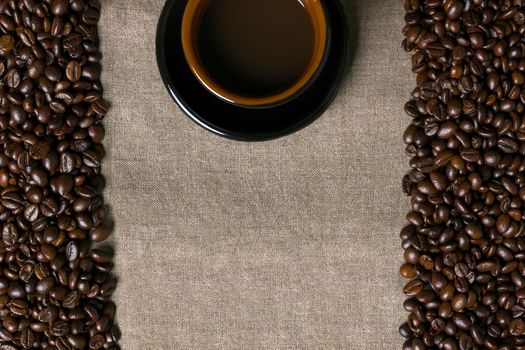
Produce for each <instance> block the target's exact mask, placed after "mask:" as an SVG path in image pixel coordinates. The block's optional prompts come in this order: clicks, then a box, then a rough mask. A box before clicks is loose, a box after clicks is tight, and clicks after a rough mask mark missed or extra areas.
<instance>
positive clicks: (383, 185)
mask: <svg viewBox="0 0 525 350" xmlns="http://www.w3.org/2000/svg"><path fill="white" fill-rule="evenodd" d="M343 1H344V3H345V4H344V5H345V8H346V10H347V15H348V19H349V22H350V23H351V28H352V31H353V33H354V36H355V37H354V39H355V40H356V41H355V44H354V45H353V50H354V51H355V57H354V60H353V63H352V65H351V67H350V69H349V73H348V76H347V78H346V80H345V82H344V85H343V88H342V90H341V93H340V94H339V96H338V97H337V99H336V100H335V102H334V104H333V105H332V106H331V108H330V109H329V110H328V111H327V112H326V113H325V114H324V115H323V116H322V117H321V118H320V119H319V120H318V121H316V122H315V123H314V124H313V125H311V126H310V127H308V128H306V129H304V130H302V131H300V132H299V133H297V134H295V135H292V136H290V137H287V138H283V139H279V140H276V141H272V142H267V143H256V144H250V143H239V142H233V141H228V140H225V139H222V138H219V137H217V136H214V135H212V134H210V133H208V132H206V131H204V130H203V129H201V128H200V127H197V126H196V125H194V124H193V123H192V122H191V121H190V120H189V119H188V118H186V117H185V116H184V115H183V113H182V112H181V111H180V110H179V109H178V108H177V106H176V105H175V104H174V103H173V102H172V100H171V98H170V97H169V96H168V94H167V92H166V91H165V89H164V86H163V84H162V83H161V80H160V76H159V74H158V71H157V67H156V60H155V54H154V48H155V28H156V24H157V19H158V16H159V14H160V11H161V7H162V5H163V2H164V1H163V0H105V1H103V15H102V22H101V25H100V35H101V38H102V49H103V52H104V61H103V63H104V73H103V84H104V86H105V89H106V97H107V98H108V99H109V100H110V101H111V103H112V109H111V112H110V114H109V116H108V119H107V122H106V125H107V128H108V138H107V141H106V145H107V149H108V157H107V159H106V161H105V164H104V173H105V175H106V176H107V179H108V188H107V191H106V200H107V202H108V204H109V205H110V206H111V207H112V211H113V213H112V214H113V217H114V219H115V221H116V230H115V234H114V237H113V242H114V244H115V247H116V252H117V254H116V261H115V262H116V272H117V274H118V276H119V285H118V290H117V293H116V301H117V304H118V321H119V324H120V327H121V330H122V334H123V338H122V347H123V349H124V350H145V349H152V350H163V349H170V350H171V349H199V350H200V349H202V350H213V349H243V350H252V349H253V350H259V349H265V350H266V349H350V350H376V349H387V350H393V349H400V348H401V344H402V339H401V338H400V336H399V335H398V333H397V328H398V326H399V324H400V323H401V322H402V320H403V319H404V318H405V312H404V311H403V309H402V301H403V295H402V293H401V288H402V284H403V283H402V281H401V279H400V278H399V277H398V275H397V273H398V267H399V262H400V261H401V253H402V252H401V248H400V241H399V236H398V232H399V229H400V228H401V227H402V225H403V222H404V215H405V214H406V212H407V209H408V200H407V199H406V198H405V197H403V195H402V193H401V189H400V180H401V177H402V175H403V173H404V171H405V170H406V169H407V167H408V165H407V164H408V160H407V159H406V158H405V156H404V147H403V144H402V140H401V135H402V133H403V130H404V128H405V126H406V125H407V123H408V121H409V120H408V117H406V116H405V115H404V114H403V104H404V102H405V101H406V99H407V98H408V96H409V92H410V91H411V89H412V87H413V86H414V77H413V76H412V74H411V73H410V67H409V57H408V55H406V54H405V53H404V52H403V51H402V50H401V48H400V42H401V32H400V31H401V28H402V25H403V3H402V1H401V0H343Z"/></svg>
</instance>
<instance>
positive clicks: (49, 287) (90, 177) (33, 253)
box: [0, 0, 522, 350]
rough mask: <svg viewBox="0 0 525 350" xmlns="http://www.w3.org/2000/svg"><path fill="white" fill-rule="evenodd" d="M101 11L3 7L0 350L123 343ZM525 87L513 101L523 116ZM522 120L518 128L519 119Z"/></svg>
mask: <svg viewBox="0 0 525 350" xmlns="http://www.w3.org/2000/svg"><path fill="white" fill-rule="evenodd" d="M99 17H100V3H99V2H98V1H96V0H89V1H84V0H49V1H39V0H38V1H37V0H19V1H4V3H3V4H1V3H0V30H1V31H2V34H1V36H0V54H1V56H2V57H3V60H0V61H1V62H0V79H2V82H3V87H2V93H3V95H2V96H0V109H2V113H0V114H1V116H0V129H1V130H2V131H3V133H4V134H3V135H4V137H0V145H1V147H0V148H1V149H2V150H3V152H2V153H1V154H0V207H1V208H0V218H1V222H0V223H1V226H0V229H1V232H2V238H1V241H0V247H1V248H0V251H1V252H0V262H2V263H3V266H2V269H0V320H1V322H2V324H1V326H0V350H14V349H40V348H42V349H51V348H53V349H59V350H64V349H68V350H71V349H85V348H88V347H89V348H92V349H117V348H118V346H117V342H118V340H119V339H120V333H119V332H118V328H117V327H115V325H114V324H113V323H114V321H113V320H114V317H115V304H114V303H112V302H110V301H109V298H110V296H111V295H112V294H113V292H114V290H115V286H116V283H115V280H114V279H112V278H110V273H111V270H112V267H113V265H112V263H111V260H112V259H111V254H108V253H106V252H105V251H104V250H101V249H99V248H96V247H93V249H92V248H91V245H92V243H93V242H98V241H102V240H105V239H106V238H107V237H108V236H109V235H110V229H109V228H108V227H107V226H105V224H104V220H105V210H104V202H103V199H102V196H101V193H102V190H103V189H104V181H103V180H102V177H101V176H100V175H99V174H100V166H101V162H102V160H103V158H104V155H105V151H104V148H103V146H102V144H101V142H102V141H103V138H104V128H103V126H102V121H103V119H104V116H105V114H106V113H107V110H108V106H107V104H106V103H105V102H104V100H103V96H102V87H101V84H100V81H99V79H100V72H101V66H100V64H101V55H100V53H99V52H98V48H97V45H98V31H97V29H96V24H97V22H98V20H99ZM515 45H517V42H513V43H512V44H511V43H509V46H508V47H509V48H512V46H515ZM427 50H428V51H431V52H434V53H435V54H436V53H439V54H440V55H442V54H446V52H445V53H444V52H443V48H442V47H440V46H438V45H435V44H434V45H430V46H429V48H428V49H427ZM519 78H520V77H519V76H518V75H516V74H515V76H514V80H515V81H517V80H519ZM519 90H520V91H515V92H514V94H513V95H512V96H509V97H508V99H509V100H511V101H516V102H515V106H514V109H513V111H512V112H515V113H521V112H522V110H521V107H520V106H519V103H518V101H519V99H520V95H521V89H519ZM516 95H517V97H516ZM500 109H501V107H500ZM512 123H513V125H512V127H514V126H516V127H514V129H512V130H514V132H517V130H518V129H519V128H520V121H519V120H517V119H516V118H514V120H513V121H512ZM505 127H506V128H507V129H508V127H507V126H506V125H505ZM503 128H504V127H503V126H495V130H496V129H497V130H498V131H503V133H505V132H506V131H507V130H503ZM508 130H511V129H508ZM416 139H417V141H418V144H421V143H422V142H423V143H424V142H428V141H426V140H425V139H424V138H423V136H421V135H417V136H416ZM427 155H430V152H429V153H428V154H427ZM518 167H519V166H518ZM509 176H511V175H509ZM509 186H510V187H509ZM515 186H518V187H520V186H521V185H520V184H519V183H516V184H515ZM501 187H502V188H507V187H508V188H509V189H514V187H512V184H511V183H510V182H508V181H507V180H505V181H501ZM508 210H509V213H510V214H511V217H512V218H516V215H517V211H518V210H517V208H515V207H513V206H512V205H511V204H510V203H509V208H508ZM512 210H514V211H512ZM515 270H517V267H516V269H515ZM407 273H408V272H407ZM416 273H417V269H416V267H415V266H414V267H413V271H412V272H411V273H410V274H408V275H409V276H412V274H414V276H416V275H415V274H416ZM412 277H413V276H412ZM513 281H514V282H511V283H516V284H518V285H519V284H520V283H521V280H520V279H519V278H518V277H517V276H515V277H514V279H513ZM423 296H424V295H423ZM514 303H516V302H514ZM507 304H508V305H510V304H509V302H506V305H507ZM509 307H510V306H509Z"/></svg>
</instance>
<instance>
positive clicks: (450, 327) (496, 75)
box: [400, 0, 525, 350]
mask: <svg viewBox="0 0 525 350" xmlns="http://www.w3.org/2000/svg"><path fill="white" fill-rule="evenodd" d="M405 9H406V15H405V21H406V26H405V27H404V30H403V34H404V37H405V40H404V41H403V47H404V49H405V50H406V51H410V52H413V56H412V71H413V72H414V73H416V74H417V79H416V80H417V87H416V88H415V89H414V90H413V92H412V99H411V100H410V101H409V102H408V103H407V104H406V105H405V111H406V113H407V114H408V115H409V116H410V117H411V118H412V121H411V124H410V126H409V127H408V128H407V130H406V132H405V134H404V142H405V144H406V153H407V154H408V155H409V156H410V157H411V158H412V159H411V160H410V167H411V170H410V172H409V173H408V174H407V175H406V176H405V177H404V178H403V190H404V192H405V193H406V195H408V196H411V211H410V212H409V213H408V215H407V221H408V223H409V224H408V225H407V226H406V227H404V228H403V230H402V231H401V234H400V236H401V239H402V246H403V249H404V259H405V263H404V264H403V265H402V266H401V269H400V274H401V275H402V276H403V277H406V278H407V279H409V282H408V283H407V284H406V286H405V287H404V292H405V294H406V295H407V296H408V299H407V300H406V302H405V303H404V308H405V309H406V311H407V312H409V313H410V314H409V316H408V321H407V322H406V323H404V324H403V325H402V326H401V327H400V333H401V335H402V336H403V337H405V338H406V339H407V340H406V342H405V344H404V346H403V349H404V350H422V349H443V350H456V349H461V350H467V349H489V350H496V349H497V350H524V349H525V220H524V218H525V113H524V112H525V1H524V0H406V1H405Z"/></svg>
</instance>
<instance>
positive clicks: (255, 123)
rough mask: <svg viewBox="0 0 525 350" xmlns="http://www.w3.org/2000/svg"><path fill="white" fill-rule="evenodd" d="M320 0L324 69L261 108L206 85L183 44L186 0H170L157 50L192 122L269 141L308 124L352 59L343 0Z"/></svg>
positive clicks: (243, 137) (331, 94)
mask: <svg viewBox="0 0 525 350" xmlns="http://www.w3.org/2000/svg"><path fill="white" fill-rule="evenodd" d="M207 1H213V0H207ZM319 1H321V2H322V5H323V7H324V9H325V11H324V12H325V13H324V14H325V18H326V23H327V37H326V50H325V54H324V56H323V62H322V66H321V68H320V69H319V70H318V71H317V72H316V74H315V76H314V77H313V78H312V79H310V81H309V83H308V85H307V86H305V88H304V89H301V90H300V91H299V93H297V94H295V95H294V96H293V98H292V99H286V100H284V101H281V103H279V104H277V105H269V106H263V107H262V108H261V106H253V107H250V106H245V105H236V104H232V103H228V102H225V101H224V100H223V99H221V98H219V97H217V96H216V95H215V94H213V93H212V92H210V90H209V89H207V88H206V87H204V86H203V84H202V82H201V81H199V79H197V77H196V75H195V74H194V71H193V70H192V67H191V65H190V64H188V60H187V57H186V56H185V53H184V48H183V38H182V36H183V18H184V13H185V10H186V7H187V4H188V0H167V1H166V4H165V6H164V9H163V11H162V14H161V17H160V20H159V24H158V27H157V41H156V53H157V62H158V66H159V71H160V74H161V77H162V80H163V81H164V84H165V85H166V88H167V89H168V91H169V93H170V95H171V96H172V98H173V99H174V100H175V101H176V103H177V104H178V105H179V106H180V108H181V109H182V110H183V111H184V112H185V113H186V114H187V115H188V116H189V117H190V118H191V119H192V120H193V121H194V122H196V123H197V124H199V125H201V126H202V127H204V128H205V129H207V130H209V131H211V132H213V133H215V134H218V135H220V136H223V137H227V138H231V139H235V140H242V141H264V140H270V139H274V138H277V137H281V136H284V135H287V134H290V133H292V132H295V131H297V130H299V129H301V128H303V127H305V126H306V125H308V124H310V123H311V122H313V121H314V120H315V119H316V118H317V117H318V116H319V115H320V114H322V112H323V111H324V110H325V109H326V108H327V107H328V105H329V104H330V103H331V101H332V100H333V98H334V97H335V95H336V93H337V90H338V88H339V85H340V83H341V81H342V77H343V74H344V71H345V68H346V64H347V58H348V52H347V51H348V34H347V27H346V20H345V16H344V13H343V10H342V8H341V4H340V3H339V0H319Z"/></svg>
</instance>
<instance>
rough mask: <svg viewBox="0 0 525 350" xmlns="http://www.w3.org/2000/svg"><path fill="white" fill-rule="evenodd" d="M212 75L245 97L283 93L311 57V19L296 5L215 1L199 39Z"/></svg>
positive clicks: (283, 0) (279, 0) (275, 0)
mask: <svg viewBox="0 0 525 350" xmlns="http://www.w3.org/2000/svg"><path fill="white" fill-rule="evenodd" d="M198 46H199V53H200V56H201V60H202V62H203V65H204V66H205V68H206V69H207V70H208V73H209V74H210V75H211V76H212V77H213V78H214V79H215V80H216V82H217V83H219V84H220V85H221V86H222V87H224V88H226V89H228V90H230V91H233V92H235V93H238V94H243V95H247V96H264V95H270V94H273V93H277V92H279V91H282V90H285V89H286V88H288V87H290V86H291V85H293V84H294V83H295V82H296V81H297V80H298V79H299V78H300V76H301V74H302V73H304V72H305V70H306V68H307V66H308V63H309V62H310V60H311V58H312V55H313V48H314V32H313V27H312V21H311V18H310V16H309V14H308V12H307V11H306V9H305V8H304V7H303V5H302V4H301V2H300V1H298V0H264V1H261V0H212V1H210V5H209V6H208V8H207V9H206V10H205V12H204V14H203V18H202V21H201V25H200V29H199V35H198Z"/></svg>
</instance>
